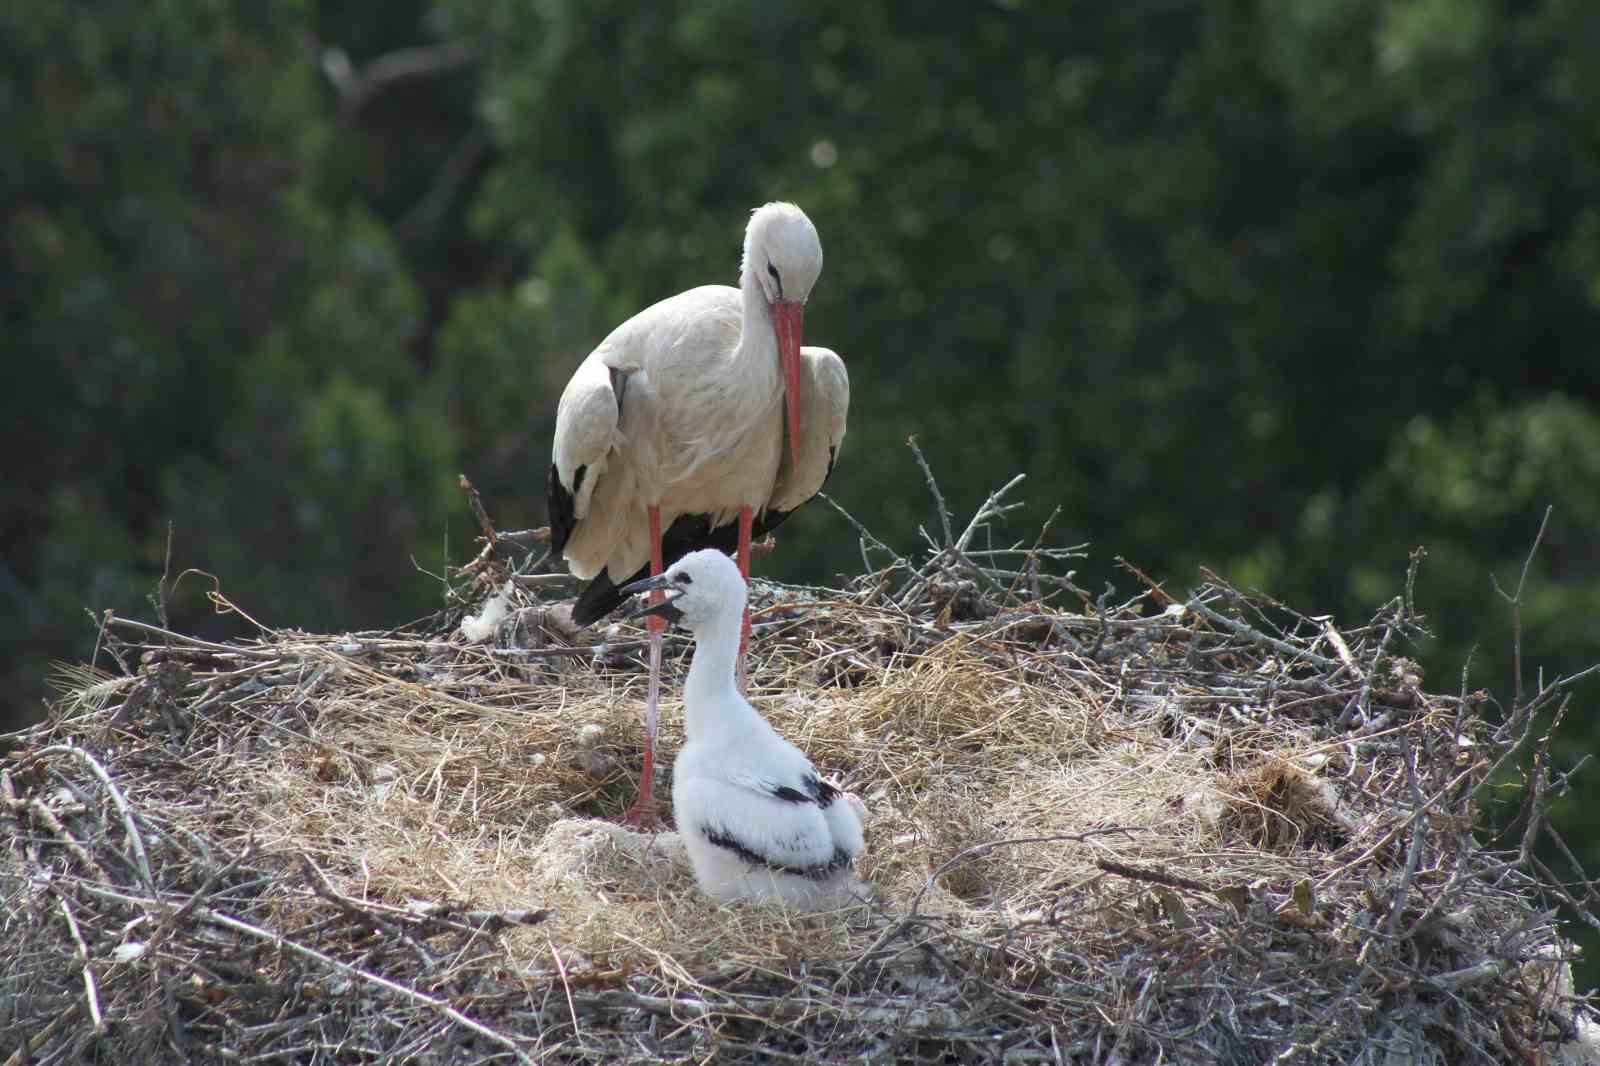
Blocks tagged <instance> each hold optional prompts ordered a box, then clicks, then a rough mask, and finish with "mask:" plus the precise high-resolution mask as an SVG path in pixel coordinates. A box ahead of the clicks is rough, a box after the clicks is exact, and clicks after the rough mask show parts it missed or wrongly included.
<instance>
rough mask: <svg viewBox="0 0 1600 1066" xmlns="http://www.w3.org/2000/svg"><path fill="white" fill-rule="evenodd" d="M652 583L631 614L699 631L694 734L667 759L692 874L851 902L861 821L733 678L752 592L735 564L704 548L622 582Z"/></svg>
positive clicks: (730, 888)
mask: <svg viewBox="0 0 1600 1066" xmlns="http://www.w3.org/2000/svg"><path fill="white" fill-rule="evenodd" d="M655 590H663V591H664V592H665V593H666V599H664V600H661V601H660V602H657V603H652V604H650V605H648V606H646V607H643V608H641V609H639V610H638V611H635V612H634V615H654V616H660V617H664V618H667V619H670V620H672V621H676V622H679V623H681V624H682V625H684V626H686V627H687V628H688V629H689V630H690V631H691V632H693V633H694V638H695V650H694V661H693V662H692V663H691V664H690V666H689V679H688V681H687V682H686V683H685V685H684V690H683V718H684V732H685V734H686V737H687V739H686V741H685V743H684V746H683V750H682V751H680V752H679V753H678V758H677V761H676V762H675V763H674V764H673V767H672V806H673V809H674V810H675V812H676V814H677V822H678V832H679V834H680V835H681V836H682V838H683V842H684V846H685V848H686V849H687V850H688V853H689V861H690V863H691V865H693V867H694V876H695V880H696V881H697V882H698V883H699V885H700V888H701V889H702V890H703V891H705V892H706V894H707V895H710V896H714V897H716V898H718V899H777V900H781V901H783V902H784V903H787V904H789V905H791V906H795V907H800V908H804V909H808V910H815V909H819V908H823V907H828V906H835V905H839V904H843V903H845V902H848V901H849V900H850V898H851V897H852V895H854V894H855V892H856V890H857V889H858V888H859V887H860V886H859V883H858V882H857V881H856V879H855V877H854V875H853V873H852V871H851V865H852V863H853V862H854V861H855V858H856V856H857V855H859V854H861V849H862V846H863V841H862V834H861V819H860V818H859V817H858V815H857V813H856V810H855V808H854V806H853V805H852V804H851V803H850V802H848V800H847V799H846V796H845V794H844V793H842V792H840V790H839V789H838V788H836V787H834V786H833V785H831V784H829V783H828V782H826V781H824V780H822V778H821V777H820V776H818V774H817V771H816V769H815V768H814V767H813V766H812V765H811V761H810V760H809V759H807V758H806V757H805V755H804V754H803V753H802V752H801V751H800V749H799V748H796V747H795V746H794V745H793V744H790V743H789V742H788V741H787V740H784V739H783V738H782V737H780V736H779V735H778V734H777V732H776V731H774V730H773V728H772V727H771V726H770V725H768V724H767V722H766V720H765V719H764V718H762V717H761V715H760V714H759V713H758V712H757V711H756V709H755V708H754V707H752V706H751V705H750V703H749V701H747V700H746V699H745V698H744V696H743V695H742V694H740V692H739V688H738V685H737V684H736V683H735V680H734V661H735V659H736V658H737V656H738V654H739V635H740V619H741V618H742V617H743V616H744V609H745V601H746V595H747V589H746V586H745V582H744V578H743V577H741V576H740V574H739V570H738V568H737V567H736V566H735V565H734V564H733V562H732V561H730V560H729V559H728V557H727V556H726V555H723V554H722V553H721V552H718V551H715V550H712V549H705V550H701V551H697V552H694V553H692V554H689V555H686V556H684V557H683V558H682V559H681V560H679V561H678V562H677V563H675V564H673V565H672V566H671V567H669V568H668V569H667V570H666V572H665V573H663V574H660V575H657V576H656V577H651V578H646V579H644V580H642V581H635V582H633V583H632V584H630V585H628V586H626V587H625V588H624V589H623V590H622V591H623V592H626V593H630V594H632V593H639V592H652V591H655Z"/></svg>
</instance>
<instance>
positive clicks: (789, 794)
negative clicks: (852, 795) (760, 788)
mask: <svg viewBox="0 0 1600 1066" xmlns="http://www.w3.org/2000/svg"><path fill="white" fill-rule="evenodd" d="M763 784H764V785H765V787H766V790H767V792H768V794H770V795H772V796H774V797H776V798H778V799H781V800H783V801H784V802H785V803H814V804H816V805H817V806H818V807H820V808H821V809H823V810H827V809H828V808H829V807H831V806H832V805H833V801H834V800H836V799H838V798H839V790H838V789H836V788H834V787H833V786H832V785H830V784H828V782H826V781H824V780H822V778H820V777H818V776H817V775H816V774H806V775H804V776H803V777H802V778H801V779H800V787H799V788H798V789H795V788H790V787H789V786H788V785H780V784H778V783H777V782H775V781H766V782H763Z"/></svg>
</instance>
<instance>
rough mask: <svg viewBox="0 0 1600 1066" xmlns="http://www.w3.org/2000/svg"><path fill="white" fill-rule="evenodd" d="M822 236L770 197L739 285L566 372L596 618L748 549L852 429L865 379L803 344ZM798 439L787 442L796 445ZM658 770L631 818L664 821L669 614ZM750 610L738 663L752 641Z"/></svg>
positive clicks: (745, 558) (561, 517)
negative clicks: (661, 577)
mask: <svg viewBox="0 0 1600 1066" xmlns="http://www.w3.org/2000/svg"><path fill="white" fill-rule="evenodd" d="M821 271H822V244H821V242H820V241H819V240H818V239H817V231H816V229H815V228H814V227H813V226H812V225H811V220H810V219H808V218H807V217H806V216H805V212H803V211H801V210H800V209H799V208H798V207H796V206H794V205H793V204H786V203H770V204H767V205H765V206H763V207H760V208H757V209H756V211H755V212H754V213H753V214H752V215H751V217H750V224H749V225H748V226H747V227H746V229H745V236H744V258H743V261H742V263H741V265H740V269H739V287H738V288H737V289H735V288H731V287H729V286H726V285H704V286H701V287H699V288H695V289H690V290H689V291H687V292H683V293H679V294H678V295H677V296H673V297H670V298H668V299H666V300H663V301H661V302H660V303H658V304H654V305H653V306H651V307H648V308H646V309H645V310H643V311H641V312H639V313H638V314H636V315H634V316H633V317H632V318H630V319H628V320H627V321H626V322H624V323H623V324H622V325H620V326H618V327H617V328H616V329H615V330H613V331H612V333H611V335H610V336H608V337H607V338H606V339H605V340H603V341H601V342H600V346H599V347H597V348H596V349H595V350H594V351H593V352H591V353H590V354H589V357H588V358H587V359H585V360H584V361H583V364H582V365H581V366H579V367H578V370H577V372H576V373H575V374H573V376H572V380H571V381H570V382H568V383H567V387H566V389H565V391H563V392H562V394H561V404H560V406H559V408H558V409H557V411H556V433H555V444H554V448H553V453H554V454H553V456H552V462H551V464H550V479H549V487H548V496H549V506H550V529H551V533H552V543H553V545H554V547H555V550H556V551H558V552H560V553H562V554H563V555H564V556H565V558H566V560H567V565H568V566H569V567H570V569H571V570H572V573H573V574H575V575H576V576H578V577H580V578H583V579H584V580H586V581H588V585H587V586H585V588H584V589H583V591H582V593H581V594H580V595H579V596H578V601H577V603H576V605H575V606H574V607H573V611H572V617H573V620H574V621H575V622H577V623H579V624H580V625H587V624H589V623H591V622H593V621H596V620H598V619H599V618H602V617H604V616H605V615H606V614H607V613H608V612H609V611H611V610H612V609H613V608H614V607H616V606H617V604H619V603H620V602H622V599H623V598H624V597H623V594H622V593H621V592H620V591H619V587H620V586H622V585H624V584H627V583H628V582H630V581H634V580H637V579H639V578H642V577H644V576H645V575H646V574H660V573H661V572H662V571H663V570H664V569H665V567H666V566H668V565H670V564H671V563H673V562H674V561H676V560H677V559H679V558H681V557H682V556H683V555H685V554H687V553H688V552H690V551H694V550H696V549H699V548H704V547H716V548H720V549H722V550H723V551H734V552H736V554H737V556H738V562H739V572H740V573H741V574H742V575H744V576H745V577H746V578H748V577H749V574H750V541H751V539H752V537H754V536H760V535H762V534H764V533H765V532H766V531H768V530H770V529H773V528H775V527H776V526H778V525H779V524H780V523H781V522H782V521H783V520H784V519H785V518H787V517H788V516H789V514H790V512H792V511H793V510H794V509H795V508H796V507H798V506H800V504H802V503H804V502H805V501H806V500H809V499H810V498H811V497H812V496H814V495H816V493H817V491H818V490H819V489H821V488H822V486H823V484H824V482H826V481H827V478H828V475H829V474H830V473H831V472H832V470H833V463H834V459H835V458H836V457H837V455H838V450H839V446H840V444H841V443H842V442H843V440H844V432H845V416H846V413H847V410H848V408H849V402H850V381H849V377H848V375H847V374H846V373H845V368H844V363H843V361H841V360H840V358H839V357H838V356H837V355H836V354H834V353H833V352H831V351H829V350H828V349H826V348H802V347H801V345H800V333H801V324H802V320H803V316H804V311H805V304H806V299H807V298H808V297H809V296H810V295H811V288H812V286H813V285H814V284H815V283H816V280H817V275H818V274H819V273H821ZM786 438H787V441H788V444H787V447H785V444H784V441H785V439H786ZM650 622H651V626H650V633H651V639H650V688H649V695H648V698H647V702H646V710H645V742H644V776H643V778H642V780H641V782H640V788H639V798H638V800H637V801H636V802H635V803H634V805H633V806H632V807H631V808H629V810H628V813H627V815H625V820H626V821H627V822H629V823H630V824H641V823H649V822H651V821H653V820H654V818H655V804H654V798H653V792H652V783H653V777H654V772H655V732H656V718H657V703H658V699H659V695H660V675H661V631H662V629H663V628H664V626H663V624H662V623H661V621H660V619H658V618H652V619H650ZM748 632H749V616H748V613H746V615H745V622H744V631H743V635H742V636H741V642H740V648H741V655H740V659H739V663H740V667H741V671H742V666H743V654H742V652H743V648H744V645H745V642H746V640H747V639H748Z"/></svg>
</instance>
